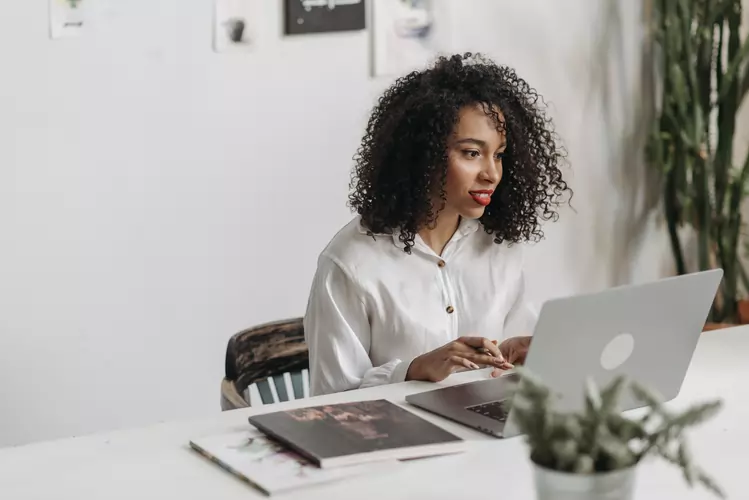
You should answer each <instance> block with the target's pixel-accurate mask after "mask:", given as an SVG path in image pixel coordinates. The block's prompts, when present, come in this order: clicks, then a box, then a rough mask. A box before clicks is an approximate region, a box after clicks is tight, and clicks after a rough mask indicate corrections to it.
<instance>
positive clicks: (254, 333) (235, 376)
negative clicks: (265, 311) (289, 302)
mask: <svg viewBox="0 0 749 500" xmlns="http://www.w3.org/2000/svg"><path fill="white" fill-rule="evenodd" d="M308 369H309V353H308V351H307V344H306V343H305V342H304V326H303V324H302V318H293V319H287V320H282V321H275V322H273V323H266V324H263V325H258V326H254V327H252V328H248V329H246V330H243V331H241V332H239V333H237V334H235V335H234V336H232V337H231V339H229V344H228V345H227V347H226V374H225V377H224V380H223V381H222V382H221V409H222V410H224V411H227V410H235V409H237V408H246V407H248V406H260V405H263V404H272V403H279V402H283V401H289V400H294V399H302V398H305V397H308V396H309V370H308Z"/></svg>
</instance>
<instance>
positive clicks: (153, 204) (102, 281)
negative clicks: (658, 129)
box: [0, 0, 668, 446]
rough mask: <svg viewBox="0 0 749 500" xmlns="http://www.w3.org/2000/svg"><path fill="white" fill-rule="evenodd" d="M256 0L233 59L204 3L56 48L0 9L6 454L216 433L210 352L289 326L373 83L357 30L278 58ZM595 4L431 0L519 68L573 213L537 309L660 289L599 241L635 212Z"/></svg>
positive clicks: (633, 38) (112, 7) (343, 183)
mask: <svg viewBox="0 0 749 500" xmlns="http://www.w3.org/2000/svg"><path fill="white" fill-rule="evenodd" d="M256 1H257V3H258V5H261V7H260V8H261V14H262V15H261V19H262V27H263V29H262V33H261V36H260V40H259V46H258V49H257V51H256V52H255V53H254V54H250V55H236V54H234V55H217V54H214V53H213V52H212V51H211V32H210V28H211V23H210V18H211V2H210V0H200V1H197V0H195V1H189V2H188V1H185V0H128V1H127V2H124V1H118V0H98V1H97V2H92V3H93V4H94V5H92V6H93V7H95V9H94V10H95V11H94V15H93V23H92V30H91V32H90V33H88V34H87V36H86V37H84V38H82V39H76V40H65V41H57V42H52V41H49V40H48V38H47V26H46V3H47V2H46V0H33V1H31V0H28V1H23V2H13V3H12V5H10V4H9V5H5V6H4V9H5V10H4V12H3V15H1V16H0V68H1V69H0V446H3V445H14V444H20V443H26V442H31V441H36V440H42V439H50V438H57V437H62V436H70V435H78V434H81V433H88V432H95V431H100V430H106V429H113V428H118V427H123V426H134V425H140V424H146V423H150V422H156V421H160V420H166V419H184V418H192V417H197V416H202V415H209V414H212V413H215V412H217V411H218V410H219V406H218V390H219V381H220V379H221V377H222V375H223V356H224V349H225V345H226V340H227V339H228V337H229V336H230V335H231V334H232V333H234V332H235V331H237V330H239V329H241V328H244V327H246V326H249V325H252V324H256V323H259V322H263V321H267V320H272V319H277V318H283V317H288V316H294V315H300V314H302V313H303V311H304V306H305V303H306V298H307V293H308V287H309V282H310V280H311V277H312V274H313V272H314V266H315V260H316V257H317V254H318V252H319V251H320V249H321V248H322V247H323V245H324V244H325V243H326V242H327V240H328V239H329V238H330V237H331V236H332V234H333V233H334V232H335V231H336V230H337V229H338V228H339V227H340V226H341V225H342V224H344V223H345V222H346V221H347V220H348V219H349V217H350V215H349V212H348V210H347V209H346V207H345V200H346V193H347V185H348V179H349V168H350V167H351V157H352V155H353V153H354V151H355V149H356V146H357V144H358V141H359V138H360V135H361V131H362V127H363V125H364V122H365V120H366V117H367V112H368V110H369V108H370V106H371V105H372V103H373V102H374V99H375V98H376V96H377V94H378V92H379V91H380V90H381V89H382V88H383V86H384V85H386V84H387V83H388V80H386V79H382V80H371V79H370V78H369V76H368V74H369V59H368V49H369V44H368V35H367V33H366V32H360V33H347V34H331V35H322V36H306V37H295V38H287V39H284V38H283V37H282V36H281V35H280V26H281V18H280V2H271V1H269V0H262V2H261V1H260V0H256ZM442 1H443V2H444V1H446V0H442ZM599 3H602V2H600V0H566V1H565V2H549V1H543V0H534V1H529V0H528V1H525V2H517V1H510V0H461V1H460V3H459V4H458V3H457V2H455V3H451V4H449V8H448V7H447V4H444V6H445V8H446V9H448V10H449V11H451V15H443V19H441V21H442V22H443V23H449V24H447V25H449V26H450V27H451V29H452V34H451V39H450V43H451V44H452V45H453V46H454V48H455V49H460V50H463V49H471V50H482V51H488V52H489V53H490V54H492V55H494V56H496V58H497V59H498V61H499V62H502V63H507V64H510V65H513V66H515V67H516V68H517V69H518V71H519V72H520V74H521V75H522V76H524V77H525V78H526V79H528V80H529V81H530V82H531V83H532V84H533V85H535V86H536V87H537V88H538V89H539V91H540V92H541V93H542V94H544V95H545V96H546V97H547V99H548V100H549V101H551V103H552V106H553V108H552V109H553V113H554V116H555V118H556V120H557V124H558V130H559V132H560V134H561V135H562V136H563V138H564V139H565V142H566V145H567V149H568V151H569V153H570V162H571V164H572V166H573V169H574V173H573V174H571V177H570V179H571V183H572V185H573V187H574V189H575V190H576V196H575V200H574V205H575V207H576V209H577V214H574V213H573V212H571V211H569V210H566V211H565V212H564V213H563V217H562V220H561V221H560V222H559V223H558V224H556V225H552V226H550V227H548V229H547V236H548V238H547V240H546V241H545V242H544V243H543V244H541V245H537V246H536V247H534V255H533V261H532V268H531V280H532V285H533V292H534V294H535V297H536V298H537V299H538V300H543V299H545V298H547V297H551V296H557V295H566V294H570V293H575V292H578V291H586V290H593V289H599V288H603V287H605V286H609V285H611V284H615V283H616V282H621V281H626V280H628V279H635V278H638V279H646V278H647V277H649V276H651V275H657V274H658V273H660V272H662V269H661V265H660V262H661V261H662V259H661V258H660V255H662V252H661V253H658V252H657V251H656V252H655V253H653V254H652V255H655V256H656V257H657V258H655V259H652V258H650V257H649V258H648V259H646V260H647V261H648V262H654V264H653V266H652V268H648V267H644V268H643V267H640V268H639V269H640V272H639V275H637V276H635V274H637V273H635V274H633V273H632V271H631V269H630V268H631V267H632V266H630V263H629V260H628V259H629V256H630V255H634V254H635V251H634V250H631V251H630V250H627V252H624V253H626V254H627V255H622V252H621V251H619V252H618V253H617V251H618V250H619V249H620V248H622V247H621V245H619V244H618V243H617V242H618V241H619V240H618V239H617V237H616V236H614V237H610V235H609V234H608V233H609V232H610V231H611V230H612V228H614V229H615V230H616V228H617V227H620V226H621V225H622V224H625V223H627V222H626V221H627V220H629V219H631V217H629V212H631V211H632V209H631V208H629V207H630V206H634V205H633V204H632V203H631V202H628V197H629V194H628V193H630V192H633V189H630V188H626V186H625V185H619V183H620V182H621V179H620V176H622V175H623V174H622V171H621V165H620V164H619V163H617V162H616V161H615V160H616V159H612V155H614V154H615V153H612V152H611V151H616V150H617V147H618V146H617V145H616V144H613V145H612V144H610V139H609V138H608V136H607V133H606V131H607V130H608V129H606V127H605V126H604V124H605V120H604V114H603V112H602V106H601V104H600V102H601V101H600V98H601V89H602V88H603V87H602V85H603V84H602V83H601V81H600V80H591V76H590V73H591V68H592V66H591V64H592V61H594V60H595V57H596V54H595V53H594V52H593V47H595V46H596V45H595V44H594V43H593V42H592V41H593V40H594V39H595V36H596V34H597V31H596V26H597V23H598V20H599V18H600V16H601V15H602V13H601V12H598V10H597V7H596V6H597V5H598V4H599ZM621 3H622V5H624V6H625V7H626V8H627V9H629V10H630V11H631V12H630V11H627V12H624V14H623V15H624V17H625V20H626V24H627V26H629V27H628V28H627V30H628V31H626V32H625V33H624V35H625V36H624V39H625V44H626V47H625V49H626V51H625V52H626V54H625V58H624V60H625V64H626V67H627V68H629V67H632V68H636V67H637V60H636V58H634V57H633V55H634V53H635V50H636V45H637V40H638V38H637V30H636V29H635V27H634V26H635V24H636V20H637V16H638V15H639V14H638V12H637V11H636V10H632V9H633V8H634V6H633V4H634V2H629V1H625V0H622V2H621ZM536 8H538V9H539V10H536ZM623 74H628V73H627V72H625V73H623ZM625 87H626V85H625ZM625 90H626V89H625ZM612 99H613V100H614V102H616V103H618V105H619V107H618V108H616V109H617V113H618V115H617V116H615V117H614V119H613V122H612V124H613V125H611V126H613V127H614V128H617V127H618V128H626V127H630V128H631V123H629V121H628V118H627V117H628V116H629V115H628V113H629V109H630V108H629V107H628V106H627V105H626V104H624V101H617V99H619V97H614V98H612ZM624 99H625V101H626V99H629V96H627V95H625V97H624ZM609 128H611V127H609ZM617 144H618V143H617ZM612 148H613V149H612ZM629 177H630V176H629V175H628V176H627V179H628V184H626V185H629V184H633V182H630V181H632V179H629ZM636 180H637V179H635V181H636ZM637 182H639V181H637ZM637 182H634V184H637ZM625 205H626V206H625ZM623 207H624V208H623ZM625 216H626V217H625ZM623 221H624V222H623ZM655 246H656V247H658V244H657V242H656V245H655ZM656 250H657V249H656ZM667 257H668V256H667V254H666V255H665V259H667ZM666 262H667V260H666ZM621 263H624V265H623V266H622V265H619V264H621ZM622 267H623V270H622ZM643 269H644V270H643Z"/></svg>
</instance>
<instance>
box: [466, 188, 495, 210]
mask: <svg viewBox="0 0 749 500" xmlns="http://www.w3.org/2000/svg"><path fill="white" fill-rule="evenodd" d="M493 193H494V191H492V190H491V189H482V190H478V191H469V192H468V194H470V195H471V198H473V201H475V202H476V203H478V204H479V205H481V206H482V207H486V206H488V205H489V203H491V202H492V194H493Z"/></svg>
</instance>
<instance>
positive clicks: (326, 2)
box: [284, 0, 365, 35]
mask: <svg viewBox="0 0 749 500" xmlns="http://www.w3.org/2000/svg"><path fill="white" fill-rule="evenodd" d="M364 28H365V5H364V0H284V32H285V33H286V34H287V35H303V34H308V33H326V32H332V31H358V30H363V29H364Z"/></svg>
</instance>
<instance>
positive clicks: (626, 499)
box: [533, 464, 636, 500]
mask: <svg viewBox="0 0 749 500" xmlns="http://www.w3.org/2000/svg"><path fill="white" fill-rule="evenodd" d="M635 470H636V467H630V468H628V469H622V470H618V471H614V472H601V473H598V474H572V473H568V472H558V471H555V470H551V469H546V468H544V467H540V466H538V465H536V464H533V475H534V478H535V482H536V498H537V499H538V500H632V498H633V496H632V495H633V492H634V484H635Z"/></svg>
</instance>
